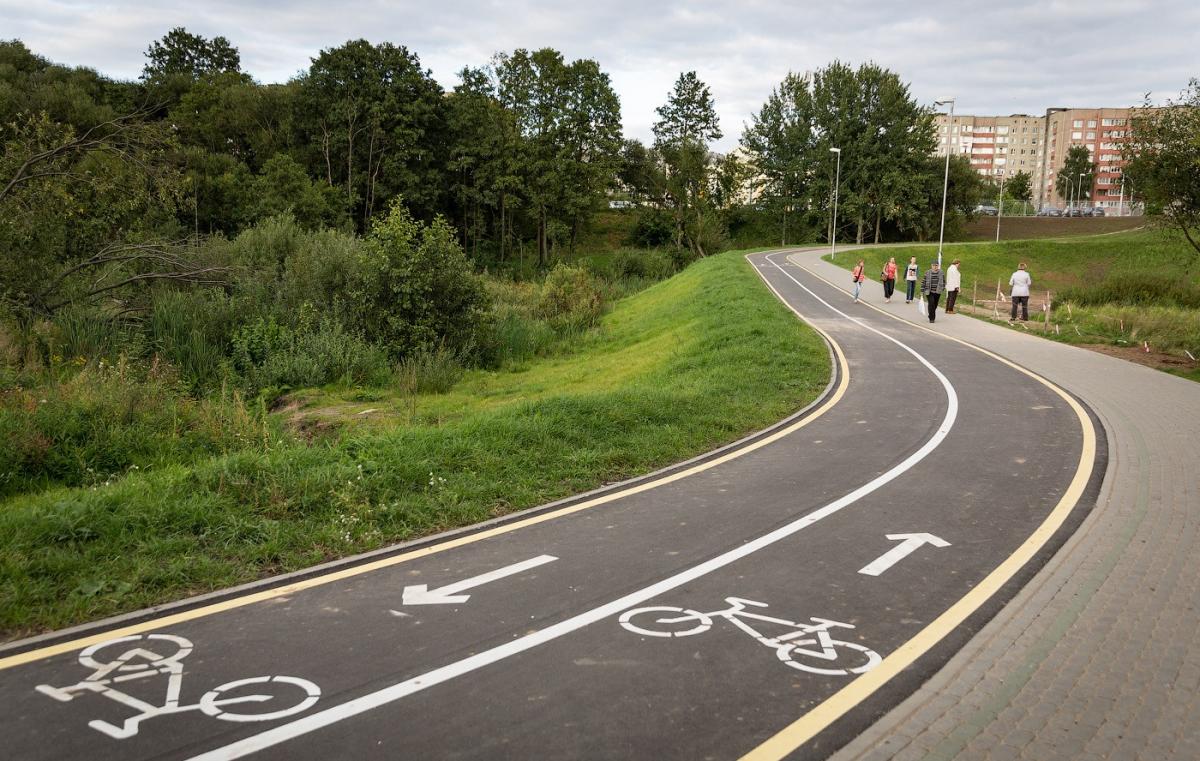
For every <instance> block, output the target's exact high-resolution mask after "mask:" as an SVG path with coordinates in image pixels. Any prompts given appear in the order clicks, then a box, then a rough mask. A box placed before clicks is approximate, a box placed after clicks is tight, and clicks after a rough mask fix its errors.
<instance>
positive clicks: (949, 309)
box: [946, 259, 962, 314]
mask: <svg viewBox="0 0 1200 761" xmlns="http://www.w3.org/2000/svg"><path fill="white" fill-rule="evenodd" d="M960 288H962V275H961V274H960V273H959V271H958V260H957V259H955V260H954V261H952V262H950V267H949V268H948V269H947V270H946V314H954V302H955V301H958V291H959V289H960Z"/></svg>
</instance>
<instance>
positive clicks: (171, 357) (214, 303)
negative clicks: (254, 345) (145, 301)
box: [147, 291, 233, 390]
mask: <svg viewBox="0 0 1200 761" xmlns="http://www.w3.org/2000/svg"><path fill="white" fill-rule="evenodd" d="M232 324H233V314H232V309H231V305H230V303H229V300H228V299H227V298H225V296H224V295H223V294H222V293H221V292H220V291H191V292H186V291H161V292H159V293H158V294H157V295H156V297H155V299H154V306H153V308H152V309H151V311H150V317H149V320H148V324H147V328H148V331H149V335H150V340H151V342H152V343H153V346H154V348H155V350H156V351H158V352H159V354H160V355H161V356H162V357H164V358H165V359H166V360H167V361H169V362H170V363H171V364H173V365H175V366H176V367H177V368H179V371H180V373H181V374H182V376H183V379H184V380H185V381H186V382H187V383H188V385H189V386H191V388H192V389H193V390H198V389H202V388H215V387H216V386H217V385H219V383H220V381H221V380H222V379H223V378H224V369H225V367H226V358H225V352H226V349H227V346H228V343H229V338H228V336H229V334H230V332H231V331H232V329H233V328H232Z"/></svg>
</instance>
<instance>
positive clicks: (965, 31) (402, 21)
mask: <svg viewBox="0 0 1200 761" xmlns="http://www.w3.org/2000/svg"><path fill="white" fill-rule="evenodd" d="M906 6H907V7H906ZM174 26H185V27H187V28H188V30H189V31H192V32H194V33H198V34H203V35H205V36H207V37H212V36H216V35H224V36H225V37H227V38H229V40H230V41H231V42H232V43H233V44H234V45H236V46H237V47H238V49H239V50H240V51H241V54H242V63H243V67H244V68H245V69H246V70H247V71H249V72H250V73H251V74H253V75H254V76H255V77H256V78H258V79H259V80H261V81H264V82H277V81H284V80H287V79H289V78H291V77H292V76H295V74H296V73H298V72H300V71H303V70H304V69H305V68H306V67H307V66H308V64H309V61H310V59H311V58H312V57H313V56H315V55H317V53H319V51H320V50H321V49H323V48H329V47H334V46H337V45H340V44H341V43H343V42H345V41H346V40H349V39H357V38H360V37H361V38H366V39H368V40H371V41H372V42H384V41H390V42H393V43H396V44H399V45H405V46H407V47H408V48H409V49H410V50H412V51H414V52H416V53H417V54H418V55H419V56H420V57H421V61H422V63H423V64H424V65H425V66H427V67H429V68H430V69H431V70H432V71H433V74H434V76H435V77H436V78H437V79H438V81H439V82H441V83H442V84H443V85H445V86H447V87H449V86H453V85H454V84H455V83H456V81H457V78H456V76H455V74H456V72H457V71H458V70H459V69H461V68H462V67H463V66H466V65H471V66H480V65H484V64H486V63H488V61H489V60H490V59H491V57H492V55H493V54H494V53H496V52H498V51H509V50H513V49H514V48H517V47H526V48H538V47H546V46H549V47H555V48H558V49H559V50H561V51H563V53H564V55H566V56H567V57H568V58H580V57H588V58H595V59H597V60H598V61H599V62H600V64H601V66H602V67H603V68H604V70H605V71H607V72H609V73H610V74H611V75H612V79H613V83H614V86H615V87H616V89H617V91H618V93H619V94H620V96H621V101H622V109H623V114H624V122H625V127H626V132H627V133H628V134H629V135H631V136H634V137H640V138H642V139H648V138H649V136H650V125H651V124H652V123H653V121H654V118H655V115H654V108H655V107H656V106H657V105H659V104H661V103H662V102H663V101H664V100H665V98H666V95H667V92H668V91H669V90H670V88H671V85H672V84H673V82H674V81H675V79H676V77H677V76H678V75H679V73H680V72H682V71H690V70H695V71H697V72H698V74H699V76H700V78H701V79H703V80H704V81H705V82H707V83H708V84H709V85H710V86H711V87H712V91H713V95H714V97H715V99H716V102H717V108H718V113H719V114H720V117H721V121H722V127H723V130H724V132H725V138H724V139H723V140H722V141H721V143H720V145H719V146H718V147H719V148H722V149H728V148H731V147H733V146H734V145H736V143H737V139H738V137H739V136H740V134H741V131H742V125H743V124H744V123H745V122H747V121H748V120H749V118H750V115H751V113H753V112H754V111H755V110H757V108H758V107H759V105H760V104H761V103H762V101H763V99H764V98H766V96H767V95H768V93H769V92H770V91H771V89H772V88H773V87H774V86H775V85H777V84H778V83H779V81H780V80H782V79H783V76H784V75H785V74H786V73H787V72H788V71H798V72H802V71H808V70H812V69H816V68H820V67H821V66H824V65H825V64H827V63H829V62H830V61H832V60H835V59H839V60H842V61H846V62H848V63H851V64H858V63H862V62H865V61H875V62H876V63H879V64H881V65H884V66H887V67H888V68H891V69H893V70H894V71H896V72H898V73H899V74H900V76H901V77H902V78H903V79H904V80H905V81H908V82H910V83H911V85H912V92H913V95H914V96H915V97H916V98H917V99H918V100H920V101H921V102H924V103H930V102H932V101H933V100H935V99H937V98H939V97H942V96H945V95H953V96H957V98H958V105H957V110H958V111H959V112H961V113H976V114H996V113H1004V114H1006V113H1016V112H1024V113H1033V114H1037V113H1041V112H1043V111H1044V110H1045V109H1046V108H1047V107H1050V106H1080V107H1086V106H1124V105H1133V104H1135V103H1139V102H1140V101H1141V99H1142V97H1143V95H1144V94H1145V93H1152V94H1154V96H1155V97H1156V98H1162V97H1166V96H1170V95H1173V94H1175V93H1177V92H1178V91H1179V90H1180V89H1181V88H1182V87H1183V86H1184V85H1185V84H1186V83H1187V81H1188V79H1189V78H1190V77H1194V76H1200V70H1197V66H1196V60H1197V59H1196V57H1195V52H1194V50H1195V45H1196V32H1195V30H1196V29H1197V28H1198V27H1200V4H1197V3H1195V2H1194V0H1164V1H1163V2H1154V3H1150V2H1145V1H1141V2H1139V1H1138V0H1089V1H1088V2H1081V1H1078V0H1051V1H1050V2H1046V0H1038V1H1037V2H1027V1H1024V0H1022V1H1020V2H1017V3H1012V4H992V5H988V4H982V5H981V4H964V3H962V2H947V1H945V0H935V1H934V2H925V3H921V4H914V3H894V2H882V1H881V0H860V1H859V2H854V3H848V2H842V1H840V0H825V1H824V2H811V1H809V2H801V3H793V4H783V3H779V2H763V1H761V0H751V1H750V2H742V3H729V2H720V3H718V2H715V0H694V1H693V2H686V3H684V2H670V3H648V2H644V0H643V1H642V2H633V0H610V1H609V2H598V3H592V4H590V5H587V6H584V5H575V4H571V5H567V4H559V3H548V2H535V1H534V0H510V1H506V2H499V1H498V0H474V1H473V2H461V1H459V2H456V1H454V0H449V1H447V2H441V3H424V2H422V3H416V2H403V3H392V2H383V1H382V0H344V1H343V2H341V3H339V4H337V5H336V6H331V5H330V4H328V3H327V2H323V1H322V2H317V0H297V1H296V2H288V3H284V2H279V1H275V2H268V1H266V0H241V1H234V0H211V1H210V2H205V3H196V2H189V3H184V2H179V1H178V0H162V1H161V2H148V1H145V0H143V1H140V2H132V1H131V2H119V1H112V2H109V3H95V2H82V1H81V0H45V1H40V2H38V3H36V4H30V3H28V1H27V0H23V1H22V2H17V1H15V0H0V30H3V31H2V32H0V36H4V37H17V38H19V39H21V40H23V41H24V42H25V43H26V44H27V45H28V46H29V47H30V48H32V49H33V50H34V51H36V52H38V53H40V54H42V55H45V56H47V57H49V58H51V59H52V60H55V61H59V62H62V63H67V64H73V65H86V66H90V67H92V68H95V69H98V70H100V71H102V72H104V73H106V74H108V75H111V76H116V77H123V78H134V77H136V76H138V74H139V73H140V72H141V67H142V63H143V60H144V59H143V54H144V52H145V50H146V48H147V47H148V46H149V44H150V42H151V41H153V40H155V39H158V38H160V37H161V36H162V35H163V34H165V33H166V32H167V31H168V30H169V29H170V28H172V27H174Z"/></svg>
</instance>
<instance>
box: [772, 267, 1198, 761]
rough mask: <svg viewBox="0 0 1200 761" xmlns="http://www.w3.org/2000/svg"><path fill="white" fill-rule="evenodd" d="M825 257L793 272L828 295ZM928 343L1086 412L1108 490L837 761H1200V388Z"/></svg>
mask: <svg viewBox="0 0 1200 761" xmlns="http://www.w3.org/2000/svg"><path fill="white" fill-rule="evenodd" d="M826 252H827V249H824V248H822V249H821V250H809V251H804V252H800V253H796V254H794V255H793V256H792V257H791V259H792V260H793V261H794V262H795V263H796V264H797V265H799V266H803V267H804V268H805V269H807V270H809V271H811V272H813V273H815V274H817V275H819V276H822V277H824V278H826V279H827V280H829V281H830V282H832V283H837V284H838V286H839V288H840V287H841V283H842V282H843V281H848V280H849V278H847V277H846V271H845V270H844V269H841V268H839V267H835V266H833V265H831V264H828V263H826V262H822V261H820V256H821V255H823V254H825V253H826ZM840 255H841V254H839V256H840ZM966 264H967V266H966V267H965V268H964V276H963V282H964V283H969V282H970V279H971V274H970V267H969V265H970V262H969V261H967V263H966ZM882 296H883V292H882V288H881V287H880V285H879V284H878V283H869V284H868V289H867V291H866V299H867V301H868V302H869V303H871V304H874V305H876V306H879V307H882V308H884V309H886V310H888V311H889V312H891V313H893V314H894V315H895V316H898V317H900V318H902V319H905V320H909V321H913V322H918V321H919V319H920V318H919V316H918V315H917V314H916V311H915V310H914V309H912V307H910V306H905V305H904V303H903V300H901V301H900V302H899V304H897V303H896V302H895V301H893V302H892V303H891V304H889V305H886V306H884V305H882V304H881V303H880V302H881V301H882ZM936 329H937V330H938V331H939V332H941V333H944V334H946V335H948V336H954V337H959V338H962V339H964V340H968V341H971V342H972V343H974V344H977V345H980V346H984V347H987V348H989V349H991V350H993V351H995V352H997V353H999V354H1002V355H1004V356H1007V357H1010V358H1012V359H1013V360H1015V361H1017V362H1020V363H1021V364H1022V365H1024V366H1026V367H1029V368H1031V369H1033V370H1034V371H1036V372H1038V373H1041V374H1042V375H1044V376H1045V377H1047V378H1049V379H1051V380H1053V381H1055V382H1056V383H1058V384H1060V385H1062V386H1063V387H1065V388H1067V389H1069V390H1071V391H1073V392H1074V393H1076V394H1079V395H1080V396H1081V397H1082V398H1084V399H1086V400H1087V401H1088V404H1089V405H1090V406H1091V407H1092V409H1093V410H1094V411H1095V413H1096V415H1097V416H1098V417H1099V418H1100V420H1101V421H1102V422H1103V427H1104V430H1105V432H1106V434H1107V447H1108V453H1109V456H1108V462H1107V468H1106V473H1105V476H1104V483H1103V486H1102V488H1101V490H1100V493H1099V496H1098V499H1097V503H1096V507H1095V509H1094V510H1093V511H1092V512H1091V514H1089V515H1088V516H1087V518H1086V520H1085V521H1084V523H1083V524H1082V525H1081V527H1080V528H1079V530H1078V531H1077V532H1076V533H1075V534H1074V535H1073V536H1072V537H1071V538H1070V540H1069V541H1068V542H1067V544H1066V545H1065V546H1064V547H1063V549H1062V550H1061V551H1060V552H1059V553H1058V554H1057V555H1056V556H1055V557H1054V558H1053V559H1052V560H1051V561H1050V562H1049V563H1048V564H1047V565H1046V566H1045V568H1043V569H1042V571H1041V572H1040V573H1038V574H1037V575H1036V576H1035V577H1034V578H1033V579H1032V580H1031V581H1030V583H1029V584H1027V585H1026V586H1025V587H1024V588H1023V589H1022V590H1021V591H1020V593H1019V594H1018V595H1017V596H1016V597H1014V598H1013V600H1012V601H1011V602H1010V603H1009V604H1008V605H1007V606H1006V607H1005V609H1004V610H1003V611H1002V612H1001V613H1000V614H999V615H997V616H996V617H995V619H993V620H992V621H991V622H990V623H989V624H988V625H987V626H986V627H985V628H984V629H983V630H982V631H981V632H980V633H979V635H978V636H976V637H975V638H974V639H972V640H971V641H970V642H969V643H968V644H967V645H966V646H964V647H963V648H962V650H961V651H960V652H959V653H958V654H957V655H955V657H954V658H953V659H952V660H951V661H950V662H949V663H948V664H947V666H946V667H945V668H944V669H942V670H941V671H940V672H939V673H938V674H937V675H936V676H935V677H934V678H933V679H931V680H930V681H929V682H928V683H927V684H926V685H925V686H924V687H922V688H921V689H920V690H919V691H918V692H917V693H915V694H914V695H913V696H912V697H911V698H910V699H908V700H907V701H905V702H904V703H902V704H901V705H900V706H898V707H897V708H896V709H895V710H893V711H891V712H890V713H889V714H888V715H887V716H886V717H885V718H884V719H883V720H881V721H880V722H878V723H877V724H876V725H875V726H873V727H872V728H871V729H870V730H869V731H867V732H865V733H864V734H863V735H862V736H861V737H859V738H858V739H856V740H855V741H854V742H853V743H851V744H850V745H849V746H848V747H846V748H845V749H844V750H843V751H842V752H840V753H838V754H837V755H836V756H835V759H836V761H862V760H863V759H870V760H871V761H882V759H893V758H894V759H897V761H909V760H915V759H930V760H931V761H939V760H940V761H945V760H948V759H963V760H964V761H967V760H969V761H980V760H982V761H992V760H996V761H999V760H1001V759H1004V760H1007V759H1018V758H1019V759H1030V760H1036V761H1059V760H1060V759H1061V760H1063V761H1066V760H1067V759H1071V760H1074V759H1120V760H1121V761H1134V760H1135V759H1140V760H1143V761H1167V760H1175V759H1178V760H1179V761H1193V759H1197V758H1200V721H1197V717H1198V716H1200V384H1198V383H1195V382H1192V381H1187V380H1184V379H1182V378H1176V377H1173V376H1171V375H1168V374H1166V373H1162V372H1159V371H1156V370H1152V369H1150V368H1146V367H1142V366H1140V365H1136V364H1133V363H1130V362H1125V361H1123V360H1120V359H1116V358H1113V357H1108V356H1105V355H1102V354H1098V353H1096V352H1092V351H1088V350H1086V349H1080V348H1077V347H1073V346H1066V345H1063V344H1058V343H1054V342H1052V341H1046V340H1043V339H1041V338H1038V337H1036V336H1034V335H1026V334H1022V333H1019V332H1016V331H1013V330H1010V329H1007V328H1003V327H1000V326H995V325H989V324H987V323H985V322H982V321H980V320H975V319H971V318H968V317H965V316H954V315H952V316H950V317H948V318H946V317H942V316H939V318H938V321H937V324H936Z"/></svg>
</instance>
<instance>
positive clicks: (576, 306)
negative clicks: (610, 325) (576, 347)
mask: <svg viewBox="0 0 1200 761" xmlns="http://www.w3.org/2000/svg"><path fill="white" fill-rule="evenodd" d="M603 311H604V295H603V292H602V290H601V285H600V282H599V281H598V280H597V279H596V277H595V276H594V275H592V274H591V273H590V272H588V271H587V270H586V269H584V268H583V267H571V266H568V265H565V264H559V265H558V266H556V267H555V268H554V269H552V270H550V274H548V275H546V281H545V282H544V283H543V284H542V293H541V298H540V299H539V301H538V312H539V315H540V316H541V317H543V318H545V319H546V320H547V321H548V322H549V323H550V324H551V325H552V326H554V327H556V328H558V329H574V330H583V329H586V328H590V327H592V326H593V325H595V324H596V321H597V320H598V319H600V315H601V314H602V313H603Z"/></svg>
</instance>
